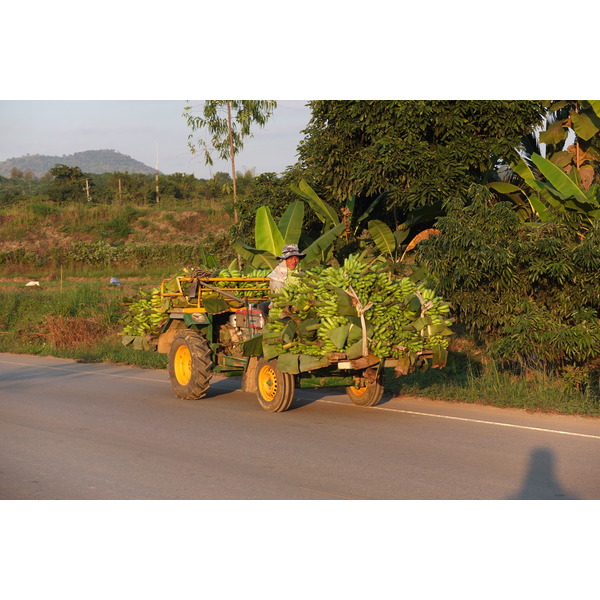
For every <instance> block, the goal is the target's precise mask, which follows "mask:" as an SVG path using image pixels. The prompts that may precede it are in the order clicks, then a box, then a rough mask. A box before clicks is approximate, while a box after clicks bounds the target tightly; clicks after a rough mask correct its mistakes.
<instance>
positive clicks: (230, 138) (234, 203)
mask: <svg viewBox="0 0 600 600" xmlns="http://www.w3.org/2000/svg"><path fill="white" fill-rule="evenodd" d="M227 123H228V125H229V156H230V157H231V179H232V180H233V222H234V223H235V224H236V225H237V224H238V220H239V219H238V210H237V180H236V177H235V152H234V149H233V126H232V124H231V100H227ZM237 263H238V269H240V270H241V269H242V257H241V256H240V255H239V254H238V255H237Z"/></svg>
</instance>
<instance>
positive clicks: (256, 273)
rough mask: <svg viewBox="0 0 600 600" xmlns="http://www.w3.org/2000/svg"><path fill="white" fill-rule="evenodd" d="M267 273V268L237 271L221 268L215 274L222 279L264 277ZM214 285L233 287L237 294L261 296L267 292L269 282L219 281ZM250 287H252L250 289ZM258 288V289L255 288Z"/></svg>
mask: <svg viewBox="0 0 600 600" xmlns="http://www.w3.org/2000/svg"><path fill="white" fill-rule="evenodd" d="M268 274H269V271H268V270H267V269H252V270H251V271H244V272H242V271H239V270H238V269H221V270H220V271H219V273H218V274H217V275H216V277H218V278H223V279H231V278H233V279H240V280H244V279H258V278H266V277H267V275H268ZM216 287H219V288H227V289H235V290H237V291H236V292H234V293H235V294H236V295H237V296H242V297H243V296H248V297H254V298H256V297H263V296H267V295H268V294H269V283H268V282H266V281H265V282H263V281H219V282H216ZM250 288H252V289H250ZM257 288H259V289H257Z"/></svg>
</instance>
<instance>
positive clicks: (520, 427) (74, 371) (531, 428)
mask: <svg viewBox="0 0 600 600" xmlns="http://www.w3.org/2000/svg"><path fill="white" fill-rule="evenodd" d="M0 363H4V364H8V365H18V366H21V367H31V368H34V365H28V364H25V363H18V362H11V361H8V360H0ZM46 367H47V368H48V369H58V370H61V371H69V372H71V373H82V372H83V373H89V372H88V371H85V370H84V371H81V370H78V369H68V368H66V367H54V366H48V365H46ZM89 374H92V375H98V374H99V373H89ZM100 374H101V375H104V376H107V377H121V378H122V377H128V376H127V375H113V374H111V373H100ZM129 379H143V380H144V381H154V382H159V383H169V381H167V380H163V379H151V378H149V377H135V376H133V377H129ZM319 402H323V403H326V404H337V405H340V404H345V403H344V402H336V401H335V400H319ZM369 410H381V411H386V412H394V413H404V414H407V415H417V416H419V417H434V418H437V419H448V420H451V421H465V422H467V423H479V424H482V425H495V426H497V427H511V428H513V429H527V430H529V431H541V432H544V433H555V434H557V435H570V436H573V437H582V438H591V439H595V440H600V435H591V434H588V433H575V432H573V431H561V430H560V429H546V428H544V427H531V426H529V425H514V424H512V423H500V422H498V421H484V420H482V419H468V418H467V417H452V416H450V415H438V414H435V413H424V412H417V411H414V410H404V409H402V408H387V407H385V406H372V407H370V408H369Z"/></svg>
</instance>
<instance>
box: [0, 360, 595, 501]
mask: <svg viewBox="0 0 600 600" xmlns="http://www.w3.org/2000/svg"><path fill="white" fill-rule="evenodd" d="M239 385H240V379H239V378H229V379H226V378H215V380H213V384H212V385H211V388H210V391H209V394H208V397H207V398H205V399H203V400H199V401H195V402H189V401H183V400H179V399H178V398H176V397H175V396H174V395H173V393H172V392H171V389H170V384H169V382H168V378H167V374H166V372H165V371H154V370H146V369H138V368H128V367H122V366H114V365H108V364H83V363H77V362H75V361H70V360H63V359H56V358H40V357H33V356H25V355H13V354H0V499H140V500H141V499H198V500H200V499H357V500H358V499H370V500H375V499H412V500H422V499H438V500H439V499H457V500H460V499H466V500H470V499H472V500H475V499H600V420H599V419H587V418H580V417H569V416H560V415H543V414H541V415H537V414H535V415H534V414H529V413H526V412H524V411H520V410H506V409H497V408H492V407H485V406H476V405H470V404H458V403H445V402H436V401H430V400H425V399H418V398H409V397H396V398H391V397H389V396H384V400H383V402H382V403H381V404H380V405H379V406H377V407H373V408H361V407H357V406H354V405H352V404H351V403H350V401H349V400H348V398H347V396H346V395H345V394H344V393H343V392H341V391H340V390H337V389H324V390H300V389H299V390H297V393H296V400H295V402H294V404H293V407H292V409H291V410H289V411H287V412H284V413H281V414H270V413H266V412H264V411H263V410H262V409H260V407H259V405H258V402H257V400H256V398H255V396H254V394H250V393H245V392H242V391H240V389H239Z"/></svg>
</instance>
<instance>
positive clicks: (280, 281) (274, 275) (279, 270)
mask: <svg viewBox="0 0 600 600" xmlns="http://www.w3.org/2000/svg"><path fill="white" fill-rule="evenodd" d="M288 274H289V269H288V268H287V265H286V264H285V260H282V261H281V262H280V263H279V264H278V265H277V266H276V267H275V268H274V269H273V270H272V271H271V272H270V273H269V274H268V275H267V277H268V278H269V279H270V281H269V288H270V289H271V293H272V294H273V293H274V292H278V291H279V290H281V289H283V288H284V287H285V284H286V282H287V278H288Z"/></svg>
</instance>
